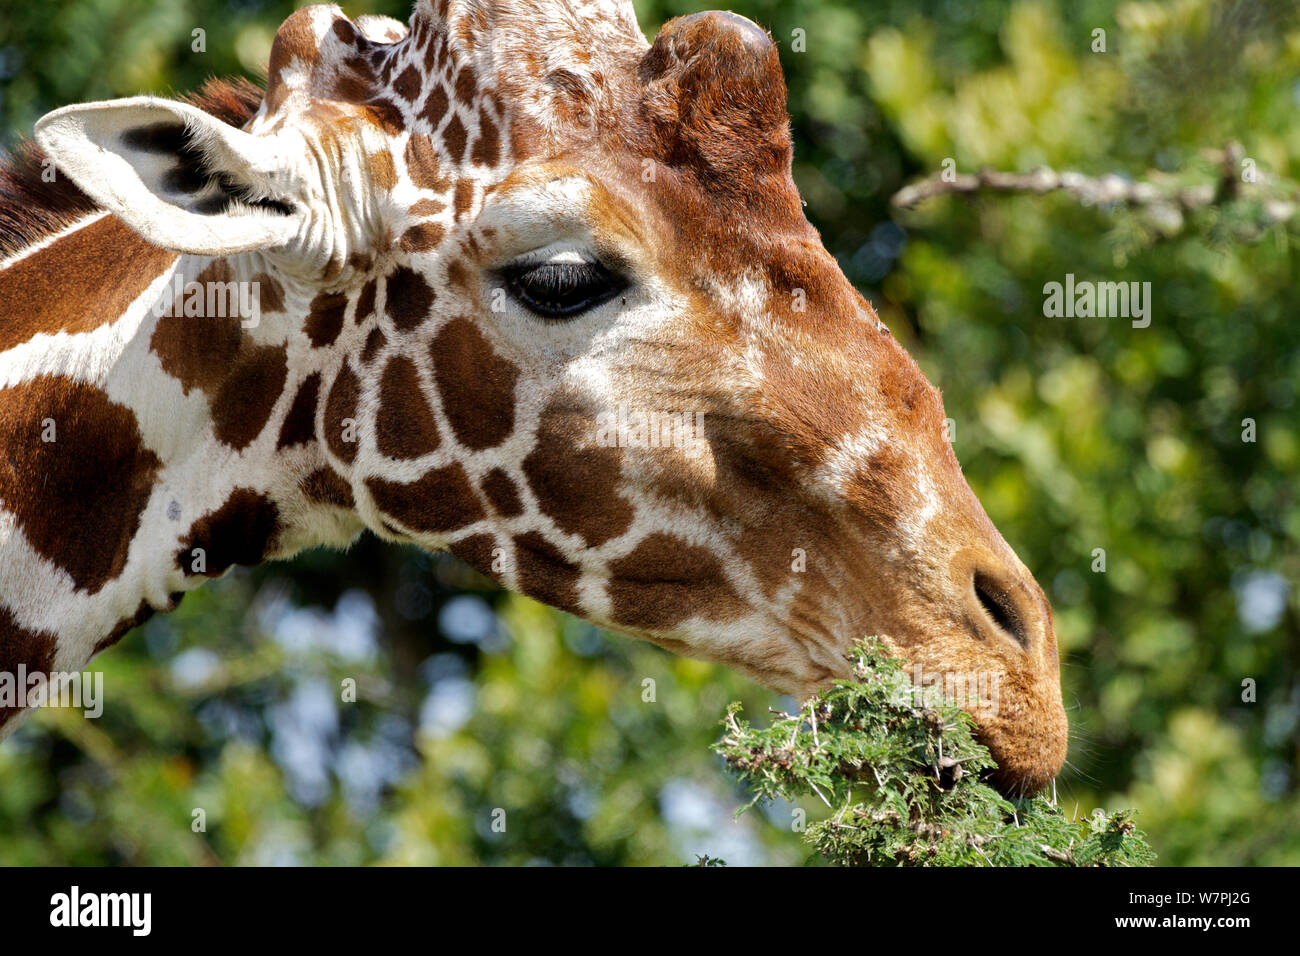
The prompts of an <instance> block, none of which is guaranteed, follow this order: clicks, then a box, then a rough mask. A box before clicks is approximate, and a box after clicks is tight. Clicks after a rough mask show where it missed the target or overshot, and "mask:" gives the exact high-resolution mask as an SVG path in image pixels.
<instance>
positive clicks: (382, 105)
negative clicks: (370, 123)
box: [366, 97, 406, 136]
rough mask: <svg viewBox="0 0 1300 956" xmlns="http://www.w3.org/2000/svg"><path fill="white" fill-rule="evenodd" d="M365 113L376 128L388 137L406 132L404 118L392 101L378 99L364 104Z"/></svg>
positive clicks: (399, 108)
mask: <svg viewBox="0 0 1300 956" xmlns="http://www.w3.org/2000/svg"><path fill="white" fill-rule="evenodd" d="M366 113H367V114H368V115H369V116H370V117H371V119H373V120H374V123H375V125H376V126H378V127H379V128H380V129H381V130H383V131H384V132H385V133H387V134H388V135H389V136H399V135H401V134H402V133H403V132H404V131H405V130H406V116H405V115H404V114H403V113H402V108H401V107H400V106H398V105H397V104H396V103H394V102H393V101H392V100H389V99H385V98H383V97H378V98H376V99H373V100H371V101H370V102H369V103H367V104H366Z"/></svg>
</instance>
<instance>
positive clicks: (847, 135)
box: [0, 0, 1300, 865]
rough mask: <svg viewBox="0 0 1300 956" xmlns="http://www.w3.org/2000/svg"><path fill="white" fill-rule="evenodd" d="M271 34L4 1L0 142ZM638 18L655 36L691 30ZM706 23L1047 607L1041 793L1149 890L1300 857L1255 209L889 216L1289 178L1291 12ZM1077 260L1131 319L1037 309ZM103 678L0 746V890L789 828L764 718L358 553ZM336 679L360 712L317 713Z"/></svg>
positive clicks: (661, 841) (1252, 5) (864, 15)
mask: <svg viewBox="0 0 1300 956" xmlns="http://www.w3.org/2000/svg"><path fill="white" fill-rule="evenodd" d="M292 7H293V4H290V3H286V2H279V0H66V2H62V3H60V4H58V5H57V6H56V7H51V6H49V5H42V4H31V3H24V2H21V0H0V134H2V135H3V137H4V140H5V143H6V144H7V145H12V144H13V143H14V142H15V141H16V140H17V138H18V137H19V136H21V135H26V134H28V133H30V131H31V127H32V124H33V123H34V121H35V120H36V119H37V118H38V117H39V116H40V115H41V114H42V113H44V112H45V111H47V110H49V109H52V108H54V107H56V106H60V105H64V104H66V103H71V102H75V101H82V100H92V99H103V98H109V97H113V96H126V95H132V94H136V93H141V92H159V93H170V92H178V91H184V90H187V89H192V88H195V87H197V85H198V84H199V83H200V82H201V81H202V80H203V79H204V78H205V77H207V76H210V75H225V74H233V73H242V74H244V75H248V76H251V77H254V78H257V77H258V76H259V74H260V73H261V71H262V70H263V69H264V64H265V62H266V57H267V53H268V51H269V48H270V42H271V38H272V36H273V35H274V31H275V29H276V27H277V26H278V25H279V24H280V22H282V20H283V19H284V17H285V16H287V15H288V13H289V12H291V9H292ZM636 7H637V11H638V13H639V15H640V19H641V24H642V27H643V29H644V31H645V32H646V34H647V35H648V36H650V37H653V35H654V33H655V32H656V31H657V29H658V27H659V25H660V24H661V23H662V22H664V21H665V20H666V19H668V18H669V17H671V16H674V15H678V14H683V13H689V12H694V11H696V10H699V9H704V8H705V7H704V6H703V5H700V4H695V3H690V2H685V0H637V2H636ZM344 9H345V11H346V12H347V13H348V14H349V15H351V16H356V15H359V14H361V13H366V12H377V13H386V14H389V15H390V16H395V17H397V18H399V19H403V20H405V19H406V18H407V17H408V15H409V10H408V9H407V6H406V4H405V3H403V2H399V0H384V2H376V0H357V2H348V3H345V4H344ZM730 9H733V10H735V11H736V12H739V13H743V14H745V15H746V16H749V17H751V18H753V19H755V20H757V21H758V22H759V23H761V24H763V25H764V26H766V27H768V28H769V29H770V30H771V31H772V33H773V35H774V37H775V38H776V40H777V42H778V43H779V45H780V48H781V57H782V62H783V64H784V67H785V70H786V76H787V82H788V83H789V87H790V94H791V96H790V112H791V117H792V124H793V128H794V132H795V137H796V157H795V164H796V165H795V177H796V180H797V181H798V183H799V186H800V189H801V191H802V192H803V195H804V198H805V199H806V200H807V212H808V215H809V218H810V219H811V220H812V222H813V223H814V224H815V225H816V226H817V227H818V228H819V229H820V230H821V231H822V235H823V237H824V240H825V242H826V245H827V247H828V248H829V249H830V250H831V251H832V252H833V253H834V254H835V255H836V256H837V257H838V259H839V261H840V262H841V264H842V266H843V268H844V270H845V272H846V273H847V275H848V276H849V277H850V279H851V280H853V281H854V282H855V283H856V284H857V285H858V286H859V288H860V289H861V290H862V291H863V293H864V294H865V295H866V296H867V297H868V298H869V299H870V300H871V301H872V302H873V303H874V304H875V305H876V307H877V309H878V310H879V311H880V313H881V316H882V318H883V319H884V321H885V322H886V323H887V324H888V325H889V326H890V328H891V329H892V330H893V332H894V333H895V334H896V335H897V336H898V337H899V338H900V339H901V340H902V341H903V342H904V344H905V345H906V346H907V347H908V348H909V350H910V351H911V352H912V353H913V354H914V355H915V356H916V357H917V359H918V360H919V361H920V363H921V365H922V366H923V368H924V369H925V371H926V373H927V374H928V375H929V376H930V378H931V380H932V381H933V382H935V384H936V385H938V386H939V387H940V388H941V389H942V390H943V393H944V397H945V403H946V407H947V414H948V415H949V416H950V417H951V418H952V419H953V423H954V444H955V448H956V451H957V453H958V456H959V457H960V459H961V461H962V463H963V466H964V468H965V471H966V474H967V477H968V479H969V480H970V483H971V485H972V487H973V488H974V489H975V491H976V493H977V494H978V495H979V497H980V499H981V500H982V501H983V503H984V505H985V507H986V509H987V511H988V512H989V515H990V516H991V518H992V519H993V521H994V522H995V523H996V524H997V525H998V527H999V528H1000V529H1001V530H1002V531H1003V533H1004V535H1005V536H1006V538H1007V540H1008V541H1009V542H1010V543H1011V545H1012V546H1013V547H1014V548H1015V549H1016V550H1017V552H1018V553H1019V554H1020V555H1021V557H1022V558H1023V560H1024V561H1025V563H1026V564H1027V565H1028V566H1029V567H1030V568H1031V569H1032V570H1033V571H1034V573H1035V575H1036V576H1037V577H1038V579H1039V581H1040V582H1041V583H1042V584H1043V586H1044V588H1045V589H1046V590H1047V592H1048V596H1049V598H1050V599H1051V600H1052V602H1053V604H1054V607H1055V611H1056V620H1057V626H1058V637H1059V640H1060V646H1061V654H1062V684H1063V690H1064V696H1065V702H1066V706H1067V708H1068V711H1069V716H1070V721H1071V725H1072V728H1073V732H1074V740H1073V741H1072V745H1071V752H1070V769H1068V770H1067V771H1066V772H1065V773H1064V774H1063V775H1062V777H1061V778H1060V780H1059V781H1058V797H1059V799H1060V800H1061V801H1062V802H1063V803H1064V804H1065V805H1066V806H1067V807H1068V806H1071V805H1074V804H1076V803H1077V805H1078V808H1079V810H1078V812H1079V814H1080V815H1085V814H1088V813H1090V812H1091V810H1092V809H1093V808H1095V807H1103V808H1107V809H1116V808H1119V807H1129V806H1132V807H1136V808H1137V810H1138V811H1139V823H1140V825H1141V826H1142V827H1143V829H1145V830H1146V831H1147V833H1148V834H1149V837H1150V841H1151V844H1152V846H1153V847H1154V848H1155V849H1156V851H1157V852H1158V853H1159V854H1160V861H1161V862H1162V863H1165V864H1175V865H1177V864H1207V863H1219V864H1230V865H1232V864H1264V863H1269V864H1284V863H1291V864H1294V863H1297V862H1300V800H1297V799H1296V796H1297V786H1298V785H1300V780H1298V779H1297V774H1298V773H1300V679H1298V678H1297V664H1298V663H1300V587H1298V582H1300V500H1297V472H1298V470H1300V434H1298V433H1297V422H1298V421H1300V406H1298V405H1297V394H1296V392H1297V385H1298V383H1300V320H1297V315H1300V309H1298V308H1297V306H1298V305H1300V286H1297V283H1296V281H1295V275H1296V266H1297V264H1298V261H1297V260H1298V259H1300V256H1298V254H1297V247H1296V246H1293V245H1292V243H1293V242H1296V241H1297V227H1296V220H1295V219H1294V218H1292V217H1291V216H1290V215H1289V214H1288V213H1287V210H1286V209H1285V208H1282V209H1281V212H1280V213H1279V212H1278V210H1277V208H1274V209H1273V214H1271V215H1264V214H1263V213H1262V212H1261V209H1262V208H1263V207H1262V206H1261V204H1260V203H1259V202H1258V201H1256V200H1253V199H1252V198H1251V196H1252V195H1253V193H1252V192H1251V189H1252V187H1251V186H1247V185H1243V187H1242V190H1243V199H1242V201H1241V202H1237V203H1233V204H1228V205H1218V204H1211V205H1209V206H1206V207H1205V208H1203V209H1201V210H1199V211H1196V212H1195V213H1189V214H1187V215H1178V216H1176V217H1172V218H1170V217H1168V216H1165V217H1163V218H1161V219H1159V220H1156V221H1153V220H1152V219H1151V218H1150V217H1145V216H1143V215H1140V214H1139V213H1138V212H1134V211H1131V210H1127V209H1125V208H1123V207H1121V206H1118V205H1110V206H1091V207H1089V206H1084V205H1082V204H1080V203H1078V202H1076V201H1075V200H1074V199H1072V198H1070V197H1068V196H1064V195H1061V194H1051V195H1047V196H1034V195H1009V196H1007V195H990V194H981V195H978V196H975V197H948V198H941V199H937V200H933V201H931V202H928V203H926V204H923V205H921V206H920V207H918V208H917V209H916V210H914V211H909V212H901V211H899V210H897V209H894V208H892V207H891V205H890V197H891V196H892V195H893V194H894V193H895V192H896V191H897V190H898V189H899V188H901V187H902V186H904V185H905V184H906V183H908V182H910V181H912V180H914V179H917V178H919V177H922V176H931V175H934V174H936V173H938V172H939V171H940V170H941V169H942V168H943V164H944V162H945V160H952V161H953V168H955V169H956V170H957V171H959V172H973V171H976V170H978V169H979V168H980V167H983V166H989V167H993V168H997V169H1002V170H1008V171H1029V170H1032V169H1033V168H1035V167H1036V166H1039V165H1041V164H1048V165H1051V166H1052V167H1053V168H1055V169H1058V170H1064V169H1074V170H1078V171H1080V172H1083V173H1086V174H1089V175H1102V174H1107V173H1116V174H1119V175H1120V176H1122V177H1126V178H1131V179H1140V180H1151V181H1159V182H1174V183H1179V182H1184V181H1185V182H1187V183H1211V184H1213V183H1215V182H1216V181H1217V180H1216V176H1218V175H1219V173H1218V171H1217V168H1216V166H1215V163H1214V161H1212V160H1210V159H1207V157H1206V154H1205V150H1206V149H1209V148H1214V149H1222V148H1223V147H1224V146H1225V144H1227V143H1228V142H1230V141H1237V142H1240V144H1241V145H1242V147H1243V157H1242V158H1243V159H1244V160H1249V163H1250V166H1251V168H1253V169H1256V170H1258V172H1259V177H1260V179H1261V180H1265V179H1268V178H1270V177H1276V178H1277V180H1276V181H1279V182H1291V181H1294V180H1295V179H1296V178H1298V177H1300V122H1298V118H1300V16H1298V15H1297V12H1296V9H1295V7H1294V4H1292V3H1291V2H1289V0H1241V2H1236V0H1219V2H1215V0H1170V2H1114V0H1080V2H1072V3H1061V4H1053V3H1045V2H1011V3H1004V2H994V0H912V2H904V0H881V2H875V3H870V4H861V3H848V2H845V0H735V2H734V3H733V4H732V5H731V7H730ZM196 29H201V30H202V31H204V32H203V35H202V36H203V46H204V51H203V52H195V49H194V47H195V34H194V33H193V31H194V30H196ZM1098 30H1101V31H1104V35H1103V38H1104V52H1103V51H1100V50H1098V49H1097V38H1098V34H1097V33H1096V31H1098ZM799 31H802V33H800V32H799ZM800 40H802V42H799V41H800ZM1243 168H1244V166H1243ZM1257 188H1262V186H1260V187H1257ZM1067 274H1073V275H1075V276H1076V278H1078V279H1080V280H1083V279H1092V280H1098V281H1139V282H1150V283H1151V289H1152V298H1153V311H1152V321H1151V323H1150V326H1149V327H1147V328H1133V327H1132V326H1131V323H1130V322H1129V321H1128V320H1125V319H1114V318H1111V319H1099V318H1049V317H1046V316H1044V314H1043V312H1044V310H1043V298H1044V296H1043V287H1044V285H1045V284H1046V283H1048V282H1063V281H1064V279H1065V276H1066V275H1067ZM1247 419H1249V420H1251V421H1252V422H1253V424H1254V435H1253V436H1252V437H1254V439H1255V440H1254V441H1248V440H1244V437H1243V436H1244V435H1245V434H1246V432H1247V426H1246V424H1245V420H1247ZM1097 549H1103V550H1104V559H1105V570H1104V571H1101V570H1094V569H1095V568H1097V567H1098V551H1097ZM95 666H96V668H101V669H102V670H103V671H104V673H105V688H106V697H107V706H106V709H105V713H104V715H103V717H102V718H101V719H98V720H85V719H84V718H83V717H82V716H81V715H80V713H79V712H73V711H59V710H54V709H45V710H43V711H42V712H40V713H39V714H37V715H36V716H35V717H34V718H33V719H32V720H30V721H29V722H28V723H27V725H26V726H25V727H24V728H23V730H22V731H20V732H19V733H18V734H17V735H15V737H14V738H12V739H11V740H10V741H9V742H8V743H7V744H6V745H5V746H4V747H0V862H3V863H46V864H52V863H76V864H91V863H215V862H224V863H364V862H386V863H512V864H514V863H598V864H664V863H667V864H672V863H681V862H687V861H689V860H690V859H691V858H692V856H693V854H696V853H707V854H710V855H711V856H717V857H722V858H724V859H726V860H728V861H729V862H731V863H745V862H754V863H797V862H799V861H801V860H802V859H803V857H804V851H803V850H802V849H801V847H800V843H799V840H798V834H797V833H795V832H792V825H793V824H792V821H797V820H798V819H799V818H800V815H799V814H796V813H794V812H792V811H793V810H794V809H796V808H793V807H791V806H790V805H786V804H781V803H778V804H776V805H774V806H772V807H770V808H769V809H768V810H767V812H766V814H746V815H745V816H744V817H742V818H741V819H740V820H739V821H737V822H733V819H732V813H733V811H734V810H735V809H736V808H737V807H738V806H740V805H741V804H743V803H744V802H745V801H746V798H745V797H744V796H743V795H742V793H741V792H740V791H739V790H738V788H737V784H736V783H735V781H734V780H732V779H731V778H729V777H728V776H727V775H726V773H725V772H724V769H723V766H722V763H721V761H720V758H718V757H717V756H716V755H714V754H713V753H711V752H710V750H709V744H710V743H712V742H713V741H714V740H715V739H717V737H718V736H719V734H720V728H719V726H718V721H719V720H720V719H721V718H722V716H723V714H724V712H725V710H726V706H727V703H728V702H729V701H731V700H742V701H743V702H744V704H745V709H746V712H747V713H748V714H751V715H757V714H761V713H764V712H765V711H766V708H767V706H768V705H769V704H774V703H776V701H775V699H774V697H773V695H771V694H768V693H767V692H765V691H763V690H762V689H760V688H758V687H755V686H754V685H752V684H750V683H748V682H746V681H744V680H743V679H741V678H739V677H737V676H735V675H733V674H731V673H729V672H727V671H726V670H724V669H722V668H719V667H715V666H712V665H705V664H701V663H697V662H692V661H687V660H682V659H678V658H674V657H671V656H669V655H668V654H666V653H664V652H661V651H659V650H658V649H656V648H654V647H651V646H649V645H644V644H639V643H636V642H634V641H632V640H630V639H627V638H624V637H621V636H617V635H610V634H605V633H602V632H599V631H597V630H596V629H594V628H592V627H590V626H588V625H585V624H583V623H581V622H578V621H576V620H575V619H573V618H570V617H567V616H565V615H563V614H560V613H558V612H553V611H551V610H549V609H546V608H543V607H541V606H539V605H537V604H535V603H533V602H530V601H527V600H524V599H521V598H517V597H511V596H507V595H503V594H501V593H498V592H497V591H495V590H493V588H492V587H491V585H490V584H488V583H487V582H485V581H484V580H482V579H481V578H479V577H478V576H477V575H475V574H474V573H473V572H471V571H469V570H468V569H467V568H466V567H465V566H464V565H461V564H460V563H459V562H457V561H455V560H454V559H451V558H449V557H443V556H431V555H425V554H421V553H418V552H416V551H412V550H402V549H397V548H392V547H389V546H386V545H381V544H380V543H379V542H378V541H376V540H375V539H373V538H370V537H366V538H363V540H362V541H361V542H360V543H359V544H358V545H357V546H356V547H355V548H354V549H353V550H352V551H350V552H348V553H347V554H340V553H326V552H311V553H307V554H304V555H302V556H301V557H300V558H298V559H297V560H295V561H293V562H289V563H284V564H277V565H268V566H265V567H262V568H258V569H255V570H252V571H240V572H238V573H235V574H233V575H231V576H230V577H228V578H226V579H223V580H221V581H218V582H215V583H213V584H209V585H208V586H206V587H205V588H203V589H201V590H200V591H198V592H195V593H193V594H191V595H190V596H189V597H188V598H187V599H186V601H185V603H184V604H183V605H182V607H181V608H180V610H179V611H177V612H176V613H174V614H172V615H169V616H165V617H162V618H159V619H156V620H154V621H152V622H150V623H149V624H148V625H146V626H145V627H143V628H141V629H138V630H137V631H135V632H133V633H132V634H131V635H129V636H128V637H127V638H126V639H125V640H124V641H123V642H122V643H121V644H120V645H119V646H118V647H116V648H115V649H114V650H112V651H111V652H110V653H108V654H106V655H105V656H103V657H101V658H100V659H99V660H98V661H97V662H96V665H95ZM346 677H352V678H354V679H355V680H356V681H357V682H358V687H359V693H358V697H359V702H358V703H355V704H343V703H340V701H339V693H338V687H339V681H341V680H342V679H344V678H346ZM647 680H653V681H654V684H653V685H649V684H647V683H646V682H647ZM1247 681H1253V682H1254V687H1255V699H1254V700H1253V701H1247V700H1245V699H1243V694H1244V691H1245V689H1246V688H1245V687H1244V686H1243V682H1247ZM651 686H653V695H651V693H650V690H649V688H651ZM650 696H653V698H654V699H653V700H652V701H651V700H647V699H646V698H647V697H650ZM1246 696H1249V695H1246ZM789 705H790V702H789V701H785V702H783V704H782V706H784V707H787V708H788V707H789ZM196 809H200V810H202V811H203V818H204V823H205V829H204V830H203V831H200V832H196V830H195V829H194V826H193V823H194V820H195V819H196V818H195V814H194V811H195V810H196ZM804 809H806V810H807V813H808V814H809V817H810V819H815V818H816V816H817V814H818V807H817V806H812V805H809V806H807V807H806V808H804ZM502 814H504V819H505V821H506V827H505V830H504V832H499V828H494V826H493V822H494V820H498V821H499V820H500V819H501V818H502Z"/></svg>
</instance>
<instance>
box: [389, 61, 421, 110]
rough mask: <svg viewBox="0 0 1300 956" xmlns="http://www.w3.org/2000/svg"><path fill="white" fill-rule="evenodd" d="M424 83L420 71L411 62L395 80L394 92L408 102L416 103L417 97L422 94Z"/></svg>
mask: <svg viewBox="0 0 1300 956" xmlns="http://www.w3.org/2000/svg"><path fill="white" fill-rule="evenodd" d="M423 84H424V80H423V79H422V78H421V76H420V71H419V70H417V69H416V68H415V66H414V64H411V65H408V66H407V67H406V69H404V70H403V71H402V72H401V74H400V75H399V76H398V77H397V79H395V80H394V81H393V92H394V93H396V94H397V95H398V96H400V97H401V98H402V99H404V100H406V101H407V102H408V103H414V102H415V98H416V97H417V96H419V95H420V87H421V86H422V85H423Z"/></svg>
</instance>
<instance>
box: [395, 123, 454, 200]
mask: <svg viewBox="0 0 1300 956" xmlns="http://www.w3.org/2000/svg"><path fill="white" fill-rule="evenodd" d="M406 171H407V173H408V174H409V175H410V177H411V182H412V183H414V184H415V185H416V186H418V187H419V188H420V189H431V190H433V191H435V192H440V193H441V192H446V191H447V190H448V189H449V188H450V187H451V180H450V179H448V178H447V177H446V176H444V175H442V168H441V165H440V164H439V162H438V154H437V152H435V151H434V148H433V144H432V143H431V142H430V141H429V137H427V136H420V135H419V134H416V133H412V134H411V138H410V139H409V140H407V143H406Z"/></svg>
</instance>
